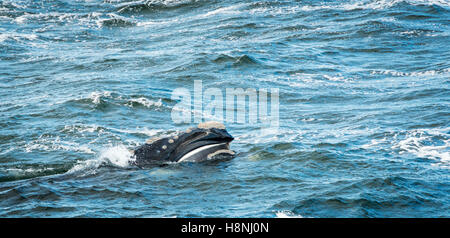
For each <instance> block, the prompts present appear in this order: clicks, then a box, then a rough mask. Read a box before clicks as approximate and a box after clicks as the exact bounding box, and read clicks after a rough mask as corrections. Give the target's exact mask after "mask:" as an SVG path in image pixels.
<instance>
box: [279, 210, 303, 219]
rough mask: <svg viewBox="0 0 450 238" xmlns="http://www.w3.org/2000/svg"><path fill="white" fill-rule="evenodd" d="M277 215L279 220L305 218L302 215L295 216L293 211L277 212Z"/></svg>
mask: <svg viewBox="0 0 450 238" xmlns="http://www.w3.org/2000/svg"><path fill="white" fill-rule="evenodd" d="M275 215H276V216H277V218H303V216H302V215H298V214H295V213H293V212H291V211H277V212H276V213H275Z"/></svg>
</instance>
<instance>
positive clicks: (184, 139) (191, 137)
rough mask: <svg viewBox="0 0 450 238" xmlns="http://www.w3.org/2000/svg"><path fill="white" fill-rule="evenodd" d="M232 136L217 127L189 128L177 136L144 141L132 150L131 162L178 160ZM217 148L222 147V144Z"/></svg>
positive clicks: (139, 164) (141, 164) (141, 163)
mask: <svg viewBox="0 0 450 238" xmlns="http://www.w3.org/2000/svg"><path fill="white" fill-rule="evenodd" d="M233 139H234V138H233V137H232V136H231V135H230V134H229V133H228V132H227V131H226V130H225V129H219V128H208V129H204V128H191V129H188V130H187V131H186V132H183V133H181V134H179V135H177V136H171V137H165V138H161V139H157V140H155V141H153V142H151V143H145V144H143V145H141V146H139V147H137V148H136V149H135V150H134V157H135V160H134V162H133V164H135V165H137V166H138V167H143V166H146V165H153V164H161V163H167V162H178V161H179V160H180V159H181V158H182V157H183V156H184V155H186V154H187V153H189V152H190V151H192V150H195V149H197V148H199V147H202V146H205V145H214V144H223V143H226V146H227V148H228V143H230V142H231V141H232V140H233ZM217 148H220V149H223V148H224V147H223V146H218V147H217Z"/></svg>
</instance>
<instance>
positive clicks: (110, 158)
mask: <svg viewBox="0 0 450 238" xmlns="http://www.w3.org/2000/svg"><path fill="white" fill-rule="evenodd" d="M134 160H135V158H134V157H133V155H132V154H131V152H130V151H129V150H128V149H127V148H126V147H125V146H124V145H118V146H113V147H109V148H106V149H104V150H103V151H101V152H100V155H99V156H98V158H95V159H90V160H85V161H81V162H78V163H77V164H76V165H75V166H74V167H73V168H71V169H70V170H69V171H68V172H67V173H81V174H82V175H88V174H95V173H96V172H97V169H98V168H99V167H100V166H103V165H109V166H114V167H119V168H127V167H129V166H131V164H132V162H133V161H134Z"/></svg>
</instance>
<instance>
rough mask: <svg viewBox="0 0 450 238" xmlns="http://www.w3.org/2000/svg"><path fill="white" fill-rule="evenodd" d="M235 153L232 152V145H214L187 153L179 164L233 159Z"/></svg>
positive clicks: (227, 143)
mask: <svg viewBox="0 0 450 238" xmlns="http://www.w3.org/2000/svg"><path fill="white" fill-rule="evenodd" d="M234 154H235V152H234V151H232V150H230V143H229V142H225V143H214V144H208V145H204V146H200V147H197V148H195V149H193V150H191V151H189V152H187V153H185V154H184V155H183V156H181V158H180V159H179V160H178V162H200V161H205V160H213V159H216V158H223V157H232V156H234Z"/></svg>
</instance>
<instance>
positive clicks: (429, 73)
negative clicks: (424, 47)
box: [371, 68, 450, 77]
mask: <svg viewBox="0 0 450 238" xmlns="http://www.w3.org/2000/svg"><path fill="white" fill-rule="evenodd" d="M448 73H450V68H446V69H442V70H426V71H416V72H401V71H396V70H378V71H376V70H374V71H372V72H371V74H372V75H374V74H383V75H391V76H395V77H423V76H435V75H444V74H448Z"/></svg>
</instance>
